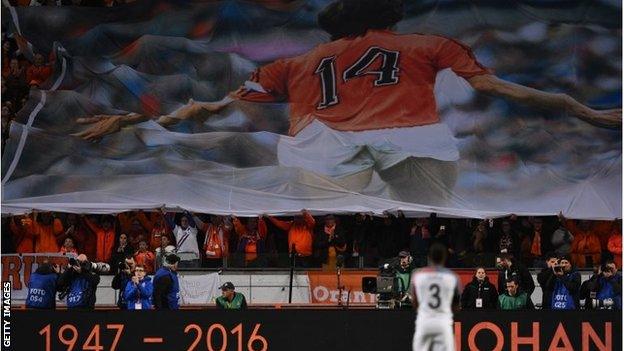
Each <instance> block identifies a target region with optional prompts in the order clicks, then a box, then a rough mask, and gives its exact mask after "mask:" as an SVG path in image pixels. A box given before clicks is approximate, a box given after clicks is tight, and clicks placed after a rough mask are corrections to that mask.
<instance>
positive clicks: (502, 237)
mask: <svg viewBox="0 0 624 351" xmlns="http://www.w3.org/2000/svg"><path fill="white" fill-rule="evenodd" d="M495 240H496V250H497V253H509V254H512V255H514V256H515V257H517V256H518V254H519V252H520V241H519V240H520V239H519V237H518V233H517V232H516V231H515V230H513V229H512V226H511V222H510V221H509V220H508V219H504V220H503V221H502V222H501V227H500V232H499V234H498V235H497V236H496V238H495Z"/></svg>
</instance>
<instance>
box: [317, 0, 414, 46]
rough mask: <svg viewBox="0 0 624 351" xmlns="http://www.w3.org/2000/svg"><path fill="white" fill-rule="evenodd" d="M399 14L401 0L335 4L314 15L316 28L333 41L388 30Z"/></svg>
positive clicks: (344, 0)
mask: <svg viewBox="0 0 624 351" xmlns="http://www.w3.org/2000/svg"><path fill="white" fill-rule="evenodd" d="M403 11H404V10H403V0H338V1H335V2H333V3H331V4H329V5H328V6H327V7H325V8H324V9H323V10H322V11H321V12H320V13H319V14H318V24H319V26H320V27H321V28H322V29H323V30H324V31H326V32H327V33H329V34H331V36H332V40H336V39H340V38H344V37H349V36H358V35H363V34H365V33H366V31H368V30H369V29H385V28H390V27H392V26H393V25H395V24H396V23H398V22H399V21H400V20H401V19H403Z"/></svg>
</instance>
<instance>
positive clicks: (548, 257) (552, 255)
mask: <svg viewBox="0 0 624 351" xmlns="http://www.w3.org/2000/svg"><path fill="white" fill-rule="evenodd" d="M551 258H557V259H558V258H559V256H557V255H555V253H554V252H549V253H547V254H546V255H545V256H544V260H545V261H550V259H551Z"/></svg>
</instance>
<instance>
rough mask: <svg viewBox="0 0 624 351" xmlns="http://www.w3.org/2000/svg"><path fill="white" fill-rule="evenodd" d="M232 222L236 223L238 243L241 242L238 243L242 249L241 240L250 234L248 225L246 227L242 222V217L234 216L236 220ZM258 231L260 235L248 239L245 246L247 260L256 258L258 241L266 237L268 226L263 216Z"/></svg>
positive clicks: (235, 229)
mask: <svg viewBox="0 0 624 351" xmlns="http://www.w3.org/2000/svg"><path fill="white" fill-rule="evenodd" d="M232 223H233V224H234V232H235V233H236V235H237V236H238V243H239V244H238V245H239V249H240V245H241V240H243V238H244V237H245V236H249V235H250V233H249V231H248V230H247V227H245V226H244V225H243V223H241V221H240V219H238V218H236V217H234V220H233V221H232ZM257 233H258V237H257V238H249V240H247V241H246V245H245V247H244V248H243V250H244V252H245V260H247V261H252V260H255V259H256V258H257V257H258V246H257V241H258V240H264V239H266V236H267V226H266V223H265V222H264V220H263V219H262V218H258V230H257Z"/></svg>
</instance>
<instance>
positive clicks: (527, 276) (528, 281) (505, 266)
mask: <svg viewBox="0 0 624 351" xmlns="http://www.w3.org/2000/svg"><path fill="white" fill-rule="evenodd" d="M497 265H498V266H499V268H500V269H501V271H500V272H499V273H498V291H499V292H502V291H505V290H506V289H507V281H508V280H509V279H510V278H516V283H517V284H519V285H520V289H522V291H524V292H526V293H527V294H528V295H529V297H530V296H531V295H532V294H533V290H535V282H533V277H532V276H531V273H530V272H529V270H528V269H527V268H526V267H525V266H523V265H522V264H521V263H519V262H517V261H516V260H515V259H514V258H513V256H512V255H510V254H502V255H501V257H500V263H497Z"/></svg>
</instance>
